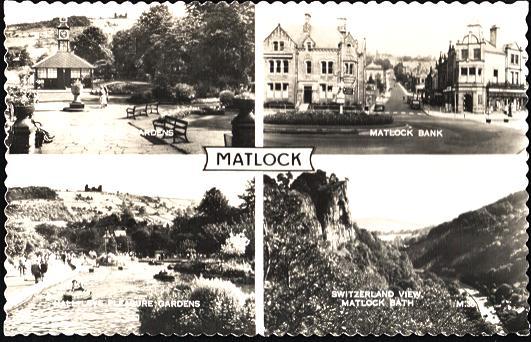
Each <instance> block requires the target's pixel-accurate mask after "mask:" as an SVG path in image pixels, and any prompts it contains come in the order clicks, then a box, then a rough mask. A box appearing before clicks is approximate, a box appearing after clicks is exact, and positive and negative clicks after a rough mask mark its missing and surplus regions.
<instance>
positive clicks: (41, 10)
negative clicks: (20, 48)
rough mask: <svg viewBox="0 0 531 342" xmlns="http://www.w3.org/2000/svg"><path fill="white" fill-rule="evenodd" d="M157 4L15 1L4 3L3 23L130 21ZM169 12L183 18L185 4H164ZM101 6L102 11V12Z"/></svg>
mask: <svg viewBox="0 0 531 342" xmlns="http://www.w3.org/2000/svg"><path fill="white" fill-rule="evenodd" d="M156 4H157V3H150V4H146V3H143V2H142V3H138V4H133V3H131V2H124V3H122V4H118V3H116V2H114V1H113V2H109V3H106V4H102V3H101V2H96V3H89V2H83V3H81V4H77V3H68V4H63V3H60V2H51V3H47V2H45V1H41V2H37V3H35V4H34V3H32V2H30V1H22V2H20V3H18V2H15V1H6V2H5V3H4V12H5V14H4V15H5V18H4V20H5V23H6V25H12V24H19V23H31V22H36V21H43V20H50V19H53V18H55V17H68V16H72V15H84V16H87V17H89V18H99V17H112V16H114V13H118V14H123V13H126V12H127V16H128V18H130V19H136V18H138V17H140V15H141V14H142V12H144V11H145V10H147V9H148V8H149V7H151V6H154V5H156ZM166 5H167V6H168V7H169V9H170V11H171V12H172V13H173V14H174V15H175V16H177V17H180V16H184V14H185V3H184V2H177V3H175V4H172V3H166ZM102 6H105V7H104V10H102Z"/></svg>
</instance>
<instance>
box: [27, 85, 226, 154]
mask: <svg viewBox="0 0 531 342" xmlns="http://www.w3.org/2000/svg"><path fill="white" fill-rule="evenodd" d="M39 98H40V101H39V103H37V105H36V107H35V113H34V117H33V119H34V120H35V121H38V122H40V123H42V125H43V128H44V129H46V130H47V131H48V132H49V133H50V134H51V135H53V136H55V138H54V141H53V142H52V143H50V144H45V145H44V146H43V147H42V148H41V149H40V151H38V152H40V153H43V154H175V153H185V154H186V153H203V149H202V146H224V138H223V136H224V133H229V132H230V130H231V128H230V120H231V119H232V117H233V115H232V113H228V114H227V115H224V116H218V117H216V116H201V117H195V116H191V117H187V118H186V120H187V121H189V122H190V126H189V128H188V139H189V140H190V141H191V143H184V142H182V143H181V142H177V143H175V144H174V143H172V142H171V139H159V138H156V137H144V136H142V135H141V133H142V132H143V130H145V129H152V128H153V126H152V121H153V120H154V119H156V118H157V117H158V115H156V114H150V115H149V116H148V117H140V118H137V119H136V120H133V119H131V118H126V108H127V107H130V106H131V105H130V104H127V103H124V99H123V98H120V97H117V98H114V97H111V98H110V100H109V105H108V106H107V107H106V108H100V106H99V103H98V102H97V96H91V95H88V94H84V95H83V97H82V101H83V102H84V103H85V111H83V112H63V111H62V108H63V107H66V106H68V104H69V102H70V101H71V98H72V95H71V94H69V93H66V92H62V93H60V92H47V93H43V94H39ZM189 108H190V107H189V106H178V105H161V106H159V112H160V113H161V115H175V114H178V113H179V112H182V111H183V110H187V109H189Z"/></svg>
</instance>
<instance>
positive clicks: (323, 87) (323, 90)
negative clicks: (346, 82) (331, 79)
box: [320, 83, 326, 93]
mask: <svg viewBox="0 0 531 342" xmlns="http://www.w3.org/2000/svg"><path fill="white" fill-rule="evenodd" d="M320 86H321V91H322V92H323V93H324V92H326V84H324V83H321V84H320Z"/></svg>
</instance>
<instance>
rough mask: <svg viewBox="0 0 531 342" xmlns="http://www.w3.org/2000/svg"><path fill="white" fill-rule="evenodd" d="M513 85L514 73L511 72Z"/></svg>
mask: <svg viewBox="0 0 531 342" xmlns="http://www.w3.org/2000/svg"><path fill="white" fill-rule="evenodd" d="M511 83H512V84H514V72H512V71H511Z"/></svg>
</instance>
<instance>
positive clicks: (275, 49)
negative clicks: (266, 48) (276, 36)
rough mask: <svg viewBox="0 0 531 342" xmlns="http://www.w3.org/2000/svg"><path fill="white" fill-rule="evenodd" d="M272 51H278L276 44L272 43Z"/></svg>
mask: <svg viewBox="0 0 531 342" xmlns="http://www.w3.org/2000/svg"><path fill="white" fill-rule="evenodd" d="M273 50H274V51H278V42H273Z"/></svg>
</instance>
